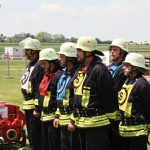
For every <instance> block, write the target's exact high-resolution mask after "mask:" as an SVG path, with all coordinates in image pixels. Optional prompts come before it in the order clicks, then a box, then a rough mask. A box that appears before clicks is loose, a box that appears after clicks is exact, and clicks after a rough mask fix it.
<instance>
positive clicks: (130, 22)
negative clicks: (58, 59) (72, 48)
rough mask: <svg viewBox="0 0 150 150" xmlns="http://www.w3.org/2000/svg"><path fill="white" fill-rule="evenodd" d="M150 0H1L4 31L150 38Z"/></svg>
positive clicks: (0, 22)
mask: <svg viewBox="0 0 150 150" xmlns="http://www.w3.org/2000/svg"><path fill="white" fill-rule="evenodd" d="M149 15H150V0H0V34H1V33H2V34H3V35H6V36H13V35H15V34H18V33H21V32H26V33H31V34H34V35H36V34H37V33H39V32H42V31H45V32H48V33H51V34H63V35H64V36H65V37H68V38H69V37H76V38H78V37H80V36H83V35H91V36H94V37H97V38H99V39H101V40H112V39H114V38H123V39H126V40H127V41H131V40H132V41H136V42H140V41H150V16H149Z"/></svg>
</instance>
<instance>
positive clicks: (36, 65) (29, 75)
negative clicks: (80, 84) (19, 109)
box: [19, 38, 43, 150]
mask: <svg viewBox="0 0 150 150" xmlns="http://www.w3.org/2000/svg"><path fill="white" fill-rule="evenodd" d="M19 45H20V46H21V47H22V48H23V50H24V53H25V57H26V59H27V60H29V64H28V66H27V69H26V71H25V73H24V75H23V76H22V78H21V91H22V94H23V97H24V102H23V110H24V111H25V118H26V127H27V134H28V139H29V144H30V147H31V150H40V147H41V144H40V141H41V139H40V137H41V121H40V116H37V117H34V115H33V111H34V109H35V108H36V107H35V97H36V95H37V94H38V86H39V83H40V82H41V79H42V77H43V70H42V69H41V67H40V62H39V61H38V59H39V52H40V49H41V44H40V42H39V41H38V40H37V39H32V38H26V39H25V40H23V41H21V42H20V43H19Z"/></svg>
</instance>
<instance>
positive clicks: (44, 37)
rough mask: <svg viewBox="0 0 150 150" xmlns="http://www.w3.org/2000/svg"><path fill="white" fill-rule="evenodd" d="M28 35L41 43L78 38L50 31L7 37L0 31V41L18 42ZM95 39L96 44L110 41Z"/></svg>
mask: <svg viewBox="0 0 150 150" xmlns="http://www.w3.org/2000/svg"><path fill="white" fill-rule="evenodd" d="M28 37H31V38H36V39H38V40H39V41H40V42H41V43H64V42H74V43H76V42H77V40H78V38H76V37H71V38H66V37H65V36H64V35H62V34H53V35H52V34H51V33H48V32H40V33H38V34H37V35H33V34H31V33H24V32H23V33H19V34H15V35H14V36H12V37H7V36H5V35H3V34H2V33H1V34H0V43H18V42H20V41H21V40H23V39H25V38H28ZM96 39H97V43H98V44H110V43H111V41H110V40H107V41H101V40H100V39H99V38H96Z"/></svg>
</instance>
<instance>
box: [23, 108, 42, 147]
mask: <svg viewBox="0 0 150 150" xmlns="http://www.w3.org/2000/svg"><path fill="white" fill-rule="evenodd" d="M33 111H34V110H25V118H26V127H27V133H28V139H29V144H30V147H31V150H41V121H40V118H34V117H33Z"/></svg>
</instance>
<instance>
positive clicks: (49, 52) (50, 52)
mask: <svg viewBox="0 0 150 150" xmlns="http://www.w3.org/2000/svg"><path fill="white" fill-rule="evenodd" d="M39 56H40V58H39V60H55V59H58V56H57V54H56V51H55V50H54V49H53V48H45V49H42V50H41V51H40V54H39Z"/></svg>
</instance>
